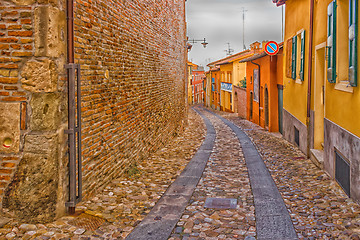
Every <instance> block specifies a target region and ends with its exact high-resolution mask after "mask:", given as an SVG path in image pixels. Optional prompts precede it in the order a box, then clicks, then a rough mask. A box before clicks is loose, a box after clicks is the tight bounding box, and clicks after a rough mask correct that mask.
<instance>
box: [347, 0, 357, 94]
mask: <svg viewBox="0 0 360 240" xmlns="http://www.w3.org/2000/svg"><path fill="white" fill-rule="evenodd" d="M357 9H358V4H357V0H349V82H350V85H351V86H353V87H356V86H357V38H358V37H357V36H358V34H357V32H358V30H357V28H358V23H357V22H358V20H357V19H358V10H357Z"/></svg>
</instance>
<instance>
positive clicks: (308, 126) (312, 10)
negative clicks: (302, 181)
mask: <svg viewBox="0 0 360 240" xmlns="http://www.w3.org/2000/svg"><path fill="white" fill-rule="evenodd" d="M313 31H314V0H311V1H310V34H309V60H308V61H309V62H308V64H309V68H308V92H307V116H306V124H307V156H308V157H309V156H310V148H311V136H310V134H311V132H312V131H311V124H310V109H311V84H312V55H313Z"/></svg>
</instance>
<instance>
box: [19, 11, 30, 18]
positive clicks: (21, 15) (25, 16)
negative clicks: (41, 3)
mask: <svg viewBox="0 0 360 240" xmlns="http://www.w3.org/2000/svg"><path fill="white" fill-rule="evenodd" d="M20 17H21V18H28V17H31V12H21V13H20Z"/></svg>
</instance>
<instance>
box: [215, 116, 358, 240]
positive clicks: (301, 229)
mask: <svg viewBox="0 0 360 240" xmlns="http://www.w3.org/2000/svg"><path fill="white" fill-rule="evenodd" d="M216 113H217V114H219V115H221V116H223V117H225V118H227V119H229V120H231V121H232V122H234V123H235V124H236V125H237V126H238V127H240V128H241V129H244V130H245V131H246V133H247V135H248V136H249V137H250V138H251V139H252V141H253V142H254V143H255V144H256V147H257V149H258V151H259V152H260V154H261V156H262V158H263V160H264V162H265V165H266V166H267V168H268V169H269V171H270V173H271V175H272V177H273V179H274V181H275V183H276V185H277V187H278V189H279V191H280V194H281V195H282V197H283V199H284V202H285V204H286V206H287V209H288V211H289V212H290V216H291V218H292V221H293V224H294V227H295V230H296V232H297V234H298V237H299V238H300V239H354V240H355V239H356V240H358V239H360V206H359V204H357V203H355V202H354V201H353V200H352V199H350V198H348V197H347V196H346V194H345V193H344V192H343V190H342V189H341V188H340V186H339V185H338V184H337V183H336V182H335V181H334V180H332V179H330V178H329V176H328V175H327V174H326V173H325V172H324V171H323V170H320V169H319V168H317V167H316V166H315V165H314V164H313V163H312V162H311V161H310V160H309V159H306V157H305V155H304V154H303V153H301V151H300V150H299V149H298V148H296V147H294V146H293V145H292V144H290V143H288V142H287V141H286V140H284V139H283V138H282V137H281V136H280V135H275V134H272V133H269V132H267V131H264V129H263V128H261V127H259V126H258V125H255V124H253V123H251V122H249V121H246V120H243V119H240V118H238V117H237V116H236V114H232V113H224V112H220V111H216Z"/></svg>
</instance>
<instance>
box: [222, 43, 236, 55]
mask: <svg viewBox="0 0 360 240" xmlns="http://www.w3.org/2000/svg"><path fill="white" fill-rule="evenodd" d="M227 45H228V49H227V50H224V51H225V52H226V55H227V56H231V54H232V53H233V52H234V49H232V48H231V47H230V43H227Z"/></svg>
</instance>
